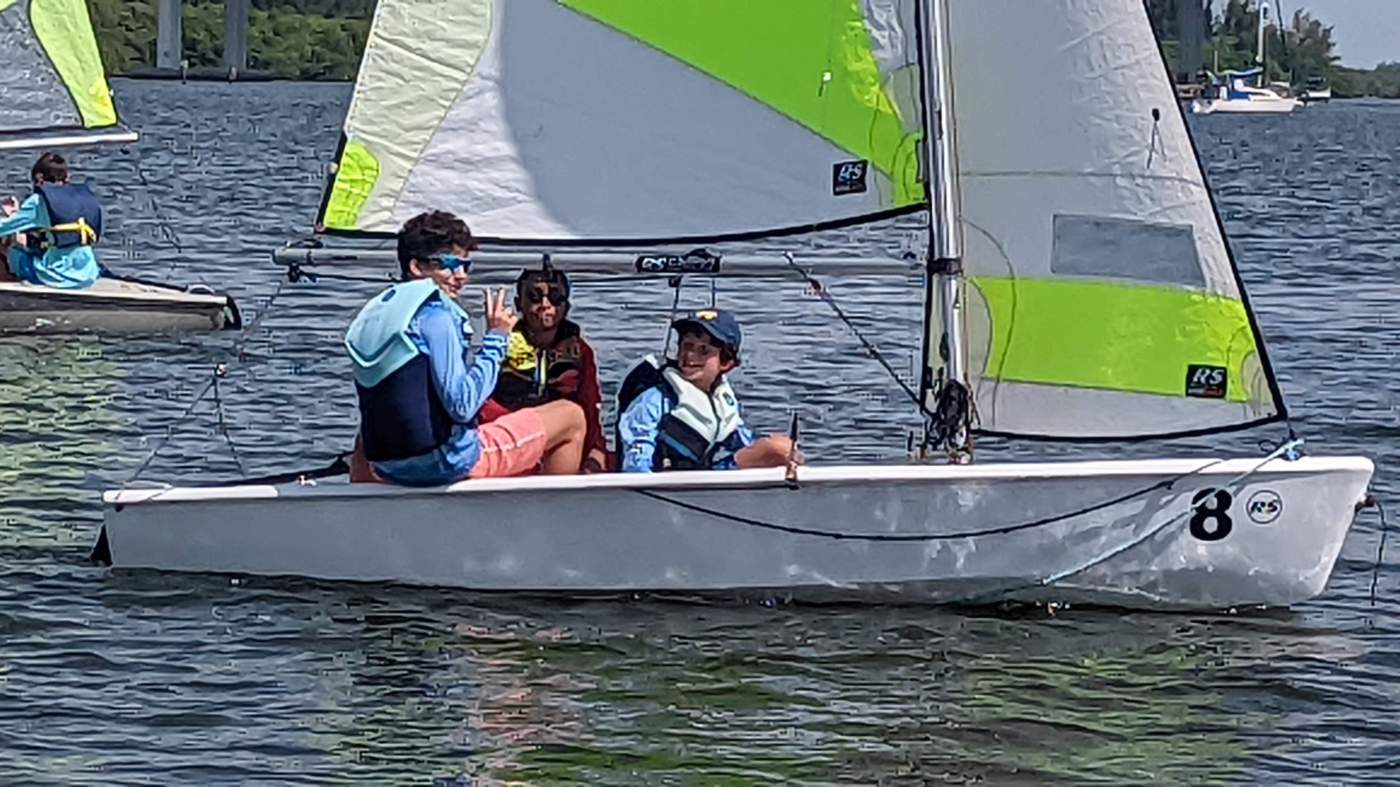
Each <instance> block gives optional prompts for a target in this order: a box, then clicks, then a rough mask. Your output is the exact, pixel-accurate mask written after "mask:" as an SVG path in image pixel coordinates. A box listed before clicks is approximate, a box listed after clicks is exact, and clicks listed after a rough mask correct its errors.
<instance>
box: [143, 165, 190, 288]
mask: <svg viewBox="0 0 1400 787" xmlns="http://www.w3.org/2000/svg"><path fill="white" fill-rule="evenodd" d="M135 150H136V177H137V178H138V179H139V180H140V181H141V188H142V189H144V190H145V192H146V197H147V198H148V199H149V200H150V203H151V213H153V214H154V215H155V217H156V225H157V226H158V227H160V231H161V234H162V235H163V236H164V237H165V239H166V240H167V241H169V242H170V244H171V245H173V246H174V247H175V254H176V255H177V257H176V259H175V260H174V261H173V262H171V263H170V268H169V269H168V270H167V271H166V275H167V276H169V275H170V274H172V273H174V272H175V268H177V267H178V266H179V264H180V259H179V258H180V257H183V256H184V254H185V244H184V242H183V241H181V240H180V233H178V232H176V231H175V226H174V225H173V224H171V223H170V220H169V219H168V218H167V217H166V215H165V211H163V210H161V207H160V203H158V202H156V191H155V189H154V188H152V186H151V181H150V180H149V179H148V178H147V177H146V168H145V167H144V166H142V165H143V164H144V159H142V158H141V146H140V145H137V146H136V147H135Z"/></svg>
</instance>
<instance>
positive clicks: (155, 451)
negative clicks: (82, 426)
mask: <svg viewBox="0 0 1400 787" xmlns="http://www.w3.org/2000/svg"><path fill="white" fill-rule="evenodd" d="M285 286H286V281H278V282H277V289H275V290H273V291H272V295H271V296H269V297H268V299H267V300H266V301H264V302H263V308H262V309H261V310H259V311H258V316H257V317H255V318H254V319H253V321H252V322H251V323H249V324H248V325H247V327H245V328H244V329H243V336H242V337H241V338H240V339H239V340H238V343H236V344H235V345H234V346H233V358H234V362H237V361H238V359H241V358H243V357H244V356H243V348H244V347H245V346H246V345H247V344H248V342H249V341H250V340H251V339H252V337H253V335H254V334H256V333H257V330H258V326H259V325H260V324H261V323H262V321H263V318H264V317H266V316H267V315H268V314H270V313H271V312H272V305H273V304H274V303H275V302H276V301H277V298H278V296H280V295H281V294H282V290H283V288H284V287H285ZM219 369H223V371H224V373H225V374H227V372H228V366H227V364H219V365H218V366H216V367H215V371H214V374H213V375H211V376H210V378H209V382H208V383H206V384H205V385H204V388H203V389H202V390H200V392H199V394H198V395H197V396H195V397H194V399H192V400H190V403H189V405H187V406H186V407H185V409H184V410H183V411H182V412H181V413H180V414H179V415H178V416H176V417H175V418H174V420H172V421H170V422H168V423H167V424H166V426H165V436H164V437H162V438H161V439H160V441H159V442H158V443H156V446H155V448H152V449H151V452H150V453H149V454H147V455H146V458H145V459H144V460H143V461H142V462H141V464H140V465H139V466H138V467H137V468H136V471H135V472H133V473H132V474H131V475H130V476H128V477H127V479H126V480H125V481H123V482H122V486H129V485H130V484H131V483H132V482H133V481H135V480H136V479H138V478H140V477H141V474H142V473H144V472H146V469H147V468H148V467H150V466H151V462H153V461H155V458H156V457H157V456H158V455H159V454H160V452H161V451H162V450H163V449H164V448H165V445H166V443H169V442H170V438H172V437H174V436H175V427H176V426H177V425H179V424H182V423H184V422H185V420H186V419H188V418H189V417H190V413H192V412H194V408H196V407H198V406H199V403H200V402H202V401H204V397H206V396H208V395H209V392H210V391H211V390H213V388H214V386H215V385H217V384H218V382H219ZM240 469H241V467H240ZM152 499H154V498H152Z"/></svg>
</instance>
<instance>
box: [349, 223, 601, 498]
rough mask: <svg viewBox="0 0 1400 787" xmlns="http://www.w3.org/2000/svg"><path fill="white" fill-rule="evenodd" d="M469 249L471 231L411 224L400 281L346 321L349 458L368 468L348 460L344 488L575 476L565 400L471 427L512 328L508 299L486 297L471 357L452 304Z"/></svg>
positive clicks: (576, 460)
mask: <svg viewBox="0 0 1400 787" xmlns="http://www.w3.org/2000/svg"><path fill="white" fill-rule="evenodd" d="M474 246H475V244H474V242H473V240H472V236H471V231H470V230H468V229H467V225H466V224H465V223H464V222H463V221H462V220H461V219H458V218H457V217H456V216H453V215H452V214H450V213H444V212H440V211H434V212H431V213H423V214H420V215H418V216H415V217H413V218H412V219H409V220H408V222H407V223H406V224H404V226H403V229H402V230H401V231H400V232H399V238H398V256H399V265H400V268H401V269H402V272H403V278H404V281H403V283H401V284H396V285H394V286H392V287H390V288H388V289H387V290H384V291H383V292H381V293H379V294H378V295H376V296H375V297H374V298H373V299H372V300H371V301H370V302H369V303H368V304H366V305H365V307H364V308H363V309H361V310H360V313H359V314H358V315H357V316H356V317H355V320H354V322H352V323H351V325H350V330H349V331H348V332H347V333H346V336H345V346H346V350H347V351H348V352H349V354H350V360H351V361H352V363H353V364H354V376H355V390H356V393H357V394H358V396H359V403H360V439H359V448H360V451H357V453H362V454H363V458H364V460H365V463H367V464H368V465H369V468H372V470H373V473H367V472H365V471H366V470H367V468H365V467H364V463H362V462H358V461H355V460H352V463H351V477H352V480H373V478H372V477H373V476H377V477H378V478H379V479H382V480H385V481H389V482H391V483H397V484H403V485H406V486H438V485H442V484H449V483H452V482H454V481H460V480H462V479H465V478H498V477H503V476H514V475H523V474H526V473H529V472H531V471H532V470H534V469H535V468H536V466H538V467H539V468H540V470H541V472H543V473H546V474H568V473H577V472H578V470H579V465H580V461H581V459H582V454H583V439H584V432H585V423H584V417H583V410H582V409H580V408H579V406H578V405H577V404H575V403H573V402H570V401H556V402H549V403H548V404H544V405H541V406H539V407H531V408H526V409H522V410H517V411H515V412H513V413H510V414H508V415H505V416H502V417H501V418H498V419H496V420H494V421H492V422H490V423H487V424H481V423H479V412H480V410H481V407H482V405H483V404H484V403H485V402H486V400H487V398H488V397H489V396H490V395H491V391H492V389H494V388H495V386H496V380H497V377H498V376H499V374H500V371H501V362H502V361H503V360H504V358H505V354H506V347H507V342H508V340H509V337H510V333H511V330H512V329H513V328H514V327H515V323H516V321H517V320H518V319H519V318H518V317H516V315H515V314H514V313H513V312H512V311H511V310H510V309H509V308H507V307H506V305H505V297H506V295H505V291H504V290H502V291H501V292H499V293H497V294H495V295H492V294H490V293H487V295H486V323H487V329H488V333H487V334H486V336H485V337H484V338H483V339H482V341H481V347H480V349H479V350H478V352H476V353H475V355H473V354H472V353H471V350H470V342H469V338H470V335H471V326H470V324H469V322H468V320H467V315H466V312H464V311H462V309H461V307H460V306H458V305H457V302H456V298H457V296H458V294H459V293H460V292H461V290H462V287H464V286H465V285H466V283H467V272H468V270H469V269H470V267H471V260H470V258H469V256H468V255H469V254H470V253H471V251H472V249H473V248H474ZM357 476H358V478H357ZM366 476H370V477H366Z"/></svg>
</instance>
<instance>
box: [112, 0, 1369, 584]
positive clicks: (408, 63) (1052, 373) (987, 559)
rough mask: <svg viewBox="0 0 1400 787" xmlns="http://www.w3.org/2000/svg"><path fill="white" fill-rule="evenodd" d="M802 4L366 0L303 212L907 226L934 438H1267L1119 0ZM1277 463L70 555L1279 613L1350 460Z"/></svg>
mask: <svg viewBox="0 0 1400 787" xmlns="http://www.w3.org/2000/svg"><path fill="white" fill-rule="evenodd" d="M834 8H836V7H835V6H832V7H828V6H826V5H822V6H821V7H820V8H817V4H811V3H795V2H794V3H772V4H769V3H743V4H739V3H734V4H727V5H726V6H725V7H724V8H723V10H722V11H721V10H717V9H716V8H715V6H714V5H713V4H712V3H708V2H701V1H700V0H693V1H690V2H673V3H668V4H665V7H664V9H663V8H661V7H660V6H659V4H654V3H649V2H641V0H637V1H635V2H625V3H618V2H603V1H602V0H562V1H560V2H555V0H510V1H509V2H508V3H507V2H505V1H504V0H494V1H492V0H473V1H472V2H464V1H463V0H452V2H447V0H442V2H425V1H424V0H381V2H380V4H379V6H378V9H377V11H376V16H375V20H374V25H373V29H372V31H371V34H370V39H369V44H368V48H367V50H366V53H365V58H364V64H363V67H362V70H361V74H360V79H359V82H358V83H357V85H356V88H355V94H354V99H353V101H352V104H351V107H350V110H349V114H348V116H347V119H346V124H345V141H344V144H343V145H342V150H341V153H340V155H339V156H338V159H339V160H338V162H337V168H336V172H335V179H334V181H333V183H332V184H331V186H330V188H329V189H328V193H327V197H326V200H325V201H324V203H323V205H322V207H321V212H320V216H319V221H318V224H320V225H322V226H324V227H325V228H326V229H327V230H328V231H329V232H330V233H331V234H339V235H348V236H371V237H387V235H388V234H390V233H392V232H393V231H394V230H395V229H396V228H397V226H398V224H399V223H400V222H401V221H403V220H404V219H406V218H408V217H409V216H412V215H414V214H415V213H417V212H419V211H420V210H423V209H428V208H443V209H450V210H453V211H455V212H457V213H459V214H461V215H463V216H466V217H469V219H470V221H471V223H472V226H473V228H474V229H476V230H477V231H478V232H479V233H480V234H483V235H486V236H489V237H490V238H491V239H492V240H493V241H494V242H495V243H496V244H497V245H498V246H501V245H517V246H518V245H528V246H530V247H532V248H543V249H548V250H550V251H551V252H557V253H555V254H554V256H553V260H554V262H555V264H557V265H560V266H561V267H565V268H569V266H570V265H571V264H573V263H575V262H576V263H577V264H578V265H579V266H580V267H581V268H582V269H586V270H590V271H602V270H607V269H612V270H618V269H625V270H627V271H628V272H629V273H631V274H633V275H637V274H646V273H655V274H656V275H658V276H662V277H664V276H668V275H674V274H676V273H686V274H688V275H708V276H758V275H774V273H792V272H793V270H792V268H793V267H794V266H793V265H792V263H791V261H781V262H772V261H770V262H769V263H764V262H763V261H762V260H759V259H755V258H750V257H745V258H741V259H736V260H732V261H731V260H728V259H725V258H724V257H723V255H718V256H717V255H712V254H692V255H689V256H686V255H679V254H669V253H666V252H659V251H656V250H658V249H665V248H670V247H672V246H673V245H674V244H675V243H685V244H691V245H694V244H715V243H719V242H722V241H723V240H725V239H730V238H736V237H746V238H769V239H774V238H781V237H784V236H790V235H800V234H802V233H804V232H810V231H812V230H813V229H814V228H819V227H830V226H839V225H847V224H861V223H866V222H871V221H876V220H880V219H882V218H886V217H888V216H891V215H895V214H899V213H907V212H924V213H926V214H927V215H928V217H929V225H930V235H931V242H930V248H929V253H928V255H927V259H926V261H925V262H926V264H925V266H924V268H923V271H922V272H923V275H924V277H925V281H926V286H927V289H928V293H929V297H928V298H927V303H928V306H927V307H926V327H927V335H926V342H925V346H926V348H927V349H926V352H925V369H924V374H923V375H922V377H923V380H922V384H921V388H920V391H919V398H920V404H921V406H922V407H923V408H924V409H925V411H926V412H927V413H928V414H929V415H930V423H931V426H930V430H931V434H932V438H933V441H934V442H935V443H937V444H938V446H939V447H940V449H946V450H947V451H948V452H949V454H950V455H951V456H954V457H956V458H958V459H959V460H964V459H966V458H968V453H969V450H970V446H969V444H968V442H967V441H968V440H969V439H970V437H971V435H975V434H977V433H982V434H994V435H1001V436H1006V437H1012V438H1033V439H1061V440H1095V441H1104V440H1122V441H1131V440H1140V439H1145V438H1152V437H1164V436H1174V435H1208V434H1212V433H1217V432H1224V431H1228V430H1233V429H1241V428H1246V427H1251V426H1260V425H1263V424H1268V423H1271V422H1279V421H1283V420H1285V418H1286V413H1285V409H1284V405H1283V401H1282V398H1281V396H1280V393H1279V389H1278V386H1277V384H1276V382H1275V381H1274V377H1273V373H1272V370H1271V368H1270V365H1269V362H1268V356H1267V354H1266V351H1265V347H1264V344H1263V341H1262V337H1261V335H1260V333H1259V331H1258V329H1257V327H1256V325H1255V322H1254V318H1253V316H1252V313H1251V311H1250V309H1249V306H1248V302H1247V300H1246V297H1245V294H1244V290H1243V287H1242V285H1241V283H1240V280H1239V277H1238V275H1237V272H1236V269H1235V266H1234V262H1233V260H1232V258H1231V256H1230V252H1229V248H1228V246H1227V244H1226V242H1225V237H1224V233H1223V229H1222V227H1221V224H1220V221H1219V218H1218V216H1217V214H1216V212H1215V209H1214V204H1213V201H1212V198H1211V195H1210V191H1209V189H1208V188H1207V186H1206V183H1205V180H1204V176H1203V174H1202V171H1201V168H1200V165H1199V163H1198V160H1197V158H1196V155H1195V151H1194V148H1193V146H1192V142H1191V139H1190V137H1189V134H1188V131H1187V129H1186V125H1185V122H1184V119H1183V118H1182V117H1181V115H1180V112H1179V111H1173V107H1174V106H1176V102H1175V97H1174V94H1173V91H1172V86H1171V83H1170V81H1169V78H1168V76H1167V73H1166V69H1165V68H1164V67H1163V65H1162V64H1160V63H1159V62H1156V61H1154V62H1152V63H1148V62H1147V61H1146V60H1144V59H1143V58H1142V57H1141V53H1142V52H1145V51H1151V49H1152V48H1153V47H1155V46H1156V42H1155V41H1154V39H1153V36H1152V32H1151V29H1150V26H1149V23H1148V19H1147V16H1146V12H1145V10H1144V8H1143V6H1142V4H1141V3H1140V2H1138V0H1095V2H1092V3H1090V2H1084V0H1043V2H1037V3H1033V4H1027V3H1023V2H1019V1H1018V0H978V1H977V2H958V1H956V0H931V1H930V2H920V3H908V2H898V1H897V0H865V1H864V2H862V3H859V4H850V6H849V8H847V7H846V6H845V5H840V8H839V10H833V9H834ZM833 14H836V15H837V17H839V18H833ZM404 41H413V42H415V43H414V45H413V47H405V46H402V42H404ZM717 41H723V42H724V43H725V45H724V46H717V45H716V42H717ZM415 48H417V49H415ZM443 51H451V52H454V53H456V55H457V56H454V57H453V58H452V59H450V60H444V59H441V58H435V57H431V56H430V53H432V52H443ZM1007 51H1013V52H1016V53H1017V58H1016V59H1015V60H1016V62H1015V64H1014V68H1013V66H1012V65H1010V64H1008V62H1007V59H1006V58H1005V52H1007ZM1013 72H1014V73H1013ZM955 94H956V96H957V99H958V100H957V102H956V105H955V103H954V101H953V97H954V95H955ZM987 97H994V98H995V100H989V99H988V98H987ZM925 137H926V138H927V139H929V140H930V141H931V143H930V144H923V143H922V141H923V139H924V138H925ZM770 242H771V243H780V242H781V241H777V240H771V241H770ZM580 245H583V246H588V245H603V246H609V247H622V246H640V247H642V248H643V249H644V251H642V252H641V253H640V254H632V255H626V256H619V255H617V254H612V255H609V254H606V253H603V252H597V251H577V250H572V251H571V250H570V249H572V248H573V247H577V246H580ZM299 253H300V254H303V255H304V258H303V259H301V260H300V263H299V264H314V263H316V262H317V261H318V259H319V260H320V261H324V260H325V259H327V258H329V259H332V260H334V259H337V258H338V256H343V255H340V254H338V253H330V254H329V255H327V254H324V253H321V254H319V257H318V252H317V251H316V250H307V251H303V252H299ZM521 254H523V252H507V253H505V254H498V255H497V256H496V257H495V258H494V259H496V260H500V262H499V263H498V264H510V263H509V262H505V261H504V260H505V259H507V258H511V257H514V258H515V259H518V257H519V255H521ZM482 258H483V259H486V260H487V262H486V263H485V266H486V267H488V268H489V266H490V265H491V264H493V263H492V259H493V256H492V255H490V254H483V255H482ZM610 259H611V260H613V262H611V263H610V262H609V260H610ZM619 260H621V261H619ZM798 264H799V265H802V266H807V265H809V264H810V265H817V264H820V265H821V266H822V268H823V270H824V271H825V272H826V273H827V274H828V275H834V274H835V273H836V272H837V271H839V270H840V269H841V266H842V262H841V260H839V259H833V258H822V259H820V261H819V262H818V261H812V262H808V261H806V260H804V261H802V262H800V263H798ZM610 266H611V267H610ZM876 266H878V263H877V262H874V261H871V260H861V261H858V262H856V263H855V267H857V268H858V269H859V270H861V271H862V272H869V270H870V269H871V268H872V267H876ZM889 270H890V271H891V272H892V273H896V274H904V273H906V272H907V270H908V266H907V264H905V263H900V262H898V261H890V262H889ZM347 395H349V394H348V389H347ZM969 398H970V399H971V400H973V401H974V402H975V403H976V412H977V414H978V420H975V421H974V420H972V417H971V415H970V413H971V410H970V409H969V408H968V407H967V400H968V399H969ZM853 406H854V405H853ZM1295 448H1296V446H1295V445H1293V444H1289V445H1287V446H1285V447H1284V448H1281V449H1279V450H1278V451H1275V452H1274V453H1272V454H1270V455H1268V456H1264V457H1252V458H1223V457H1216V456H1197V457H1187V458H1172V459H1159V460H1146V461H1071V462H1037V463H995V464H966V463H962V462H961V461H960V462H959V463H954V464H949V465H942V466H940V465H931V464H910V465H898V466H861V465H834V466H826V465H821V464H816V465H813V466H807V467H802V468H798V469H797V470H796V471H795V472H784V471H783V470H747V471H731V472H691V473H671V474H657V475H593V476H579V477H549V478H542V477H541V478H520V479H502V480H488V481H466V482H461V483H457V484H453V485H451V486H447V487H443V488H434V489H406V488H395V487H389V486H381V485H361V484H354V485H352V484H339V483H331V482H315V481H310V480H306V479H303V480H302V481H300V482H297V481H293V482H291V483H271V482H269V483H261V482H250V483H245V484H241V485H235V486H224V487H213V488H179V487H160V488H155V489H151V488H143V489H135V488H131V489H116V490H110V491H108V492H106V493H105V494H104V496H103V505H104V531H103V534H102V536H101V538H100V541H99V545H98V549H97V554H98V556H99V557H100V558H103V559H106V560H108V561H110V562H111V564H112V565H113V566H115V567H117V568H154V569H164V570H176V571H208V572H228V573H248V574H264V575H299V576H310V577H320V578H327V579H345V580H360V581H394V582H406V583H418V584H429V585H442V586H452V587H461V588H470V589H476V590H490V591H544V592H553V593H598V592H640V591H662V592H665V591H675V592H687V593H692V592H716V593H745V594H746V593H774V592H777V593H782V594H791V595H796V596H817V597H831V596H836V597H848V596H850V597H856V598H884V597H888V596H898V597H904V598H915V599H922V600H929V601H934V602H990V601H1000V600H1028V601H1075V602H1092V603H1104V604H1113V605H1119V606H1129V607H1165V608H1198V607H1205V608H1221V607H1231V606H1239V605H1287V604H1291V603H1294V602H1298V601H1302V600H1304V599H1307V598H1311V597H1313V596H1315V595H1317V594H1318V593H1320V592H1321V591H1322V590H1323V588H1324V586H1325V585H1326V582H1327V579H1328V577H1329V575H1330V573H1331V570H1332V566H1333V564H1334V562H1335V561H1336V558H1337V555H1338V554H1339V552H1340V550H1341V547H1342V543H1343V540H1344V539H1345V537H1346V533H1347V531H1348V529H1349V527H1350V524H1351V521H1352V518H1353V516H1354V512H1355V509H1356V506H1357V505H1358V503H1359V502H1360V501H1361V500H1362V499H1363V498H1364V496H1365V493H1366V488H1367V485H1368V483H1369V480H1370V477H1371V474H1372V472H1373V469H1374V468H1373V465H1372V463H1371V462H1370V460H1368V459H1366V458H1362V457H1343V458H1313V457H1298V456H1297V455H1296V452H1295V450H1294V449H1295Z"/></svg>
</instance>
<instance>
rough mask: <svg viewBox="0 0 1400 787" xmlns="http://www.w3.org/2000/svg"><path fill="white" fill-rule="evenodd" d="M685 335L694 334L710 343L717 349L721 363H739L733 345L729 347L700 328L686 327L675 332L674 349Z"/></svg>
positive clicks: (736, 364)
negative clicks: (675, 343)
mask: <svg viewBox="0 0 1400 787" xmlns="http://www.w3.org/2000/svg"><path fill="white" fill-rule="evenodd" d="M687 336H694V337H697V338H700V339H704V340H705V341H706V342H707V343H709V345H710V346H711V347H714V348H715V349H717V350H719V359H720V361H721V362H723V363H732V364H734V365H735V366H738V365H739V354H738V353H736V352H734V348H733V347H730V346H729V345H727V344H725V343H724V342H722V341H720V340H719V339H716V338H715V337H713V336H711V335H710V333H709V332H708V331H702V330H700V329H699V328H687V329H685V330H683V331H680V332H679V333H677V334H676V341H677V347H676V349H677V350H679V349H680V347H679V342H680V340H681V339H683V338H685V337H687Z"/></svg>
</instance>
